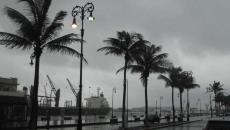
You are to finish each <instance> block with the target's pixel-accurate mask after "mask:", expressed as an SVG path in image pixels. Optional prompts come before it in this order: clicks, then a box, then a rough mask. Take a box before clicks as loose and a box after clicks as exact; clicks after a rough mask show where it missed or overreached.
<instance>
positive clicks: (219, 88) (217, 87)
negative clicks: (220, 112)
mask: <svg viewBox="0 0 230 130" xmlns="http://www.w3.org/2000/svg"><path fill="white" fill-rule="evenodd" d="M209 86H210V88H211V91H212V92H213V93H214V101H215V111H216V115H217V106H216V98H217V94H218V93H219V92H221V91H222V90H223V84H220V82H216V81H214V82H213V84H209Z"/></svg>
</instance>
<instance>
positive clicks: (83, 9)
mask: <svg viewBox="0 0 230 130" xmlns="http://www.w3.org/2000/svg"><path fill="white" fill-rule="evenodd" d="M93 10H94V5H93V3H89V2H88V3H86V4H85V5H84V6H78V5H76V6H75V7H74V8H73V10H72V16H73V24H72V27H73V28H77V22H76V16H78V15H79V16H80V19H81V54H80V83H79V102H78V106H79V109H78V125H77V129H78V130H82V113H81V102H82V62H83V37H84V18H85V13H90V15H89V17H88V20H89V21H93V20H94V17H93V15H92V13H93Z"/></svg>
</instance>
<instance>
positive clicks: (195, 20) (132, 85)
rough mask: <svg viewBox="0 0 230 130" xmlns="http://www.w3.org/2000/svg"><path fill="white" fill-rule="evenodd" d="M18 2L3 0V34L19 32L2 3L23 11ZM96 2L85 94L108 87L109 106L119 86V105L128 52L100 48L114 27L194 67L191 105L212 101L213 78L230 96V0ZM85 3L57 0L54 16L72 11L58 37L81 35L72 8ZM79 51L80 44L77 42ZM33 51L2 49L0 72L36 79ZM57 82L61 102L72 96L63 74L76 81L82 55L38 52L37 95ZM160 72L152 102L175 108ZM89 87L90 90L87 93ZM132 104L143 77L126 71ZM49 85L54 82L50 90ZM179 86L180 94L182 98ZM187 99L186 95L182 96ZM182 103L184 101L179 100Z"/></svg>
mask: <svg viewBox="0 0 230 130" xmlns="http://www.w3.org/2000/svg"><path fill="white" fill-rule="evenodd" d="M15 1H16V0H1V1H0V9H1V17H0V31H5V32H11V33H15V30H16V29H17V27H16V26H15V25H14V24H13V23H12V22H11V21H9V19H8V18H7V17H6V16H5V15H3V14H4V13H3V11H2V10H3V8H4V7H5V6H10V7H14V8H16V9H19V10H22V9H23V8H24V7H25V6H23V4H15ZM92 2H93V3H94V5H95V10H94V16H95V17H96V19H95V21H94V22H88V21H85V40H86V41H87V43H86V44H85V45H84V56H85V58H86V59H87V60H88V62H89V64H88V65H85V64H84V66H83V98H86V97H88V96H89V95H90V94H89V93H92V94H93V95H96V89H97V87H100V88H101V90H102V91H103V92H104V95H105V97H106V98H107V99H108V101H109V103H111V93H112V88H113V87H116V88H117V93H116V95H115V98H114V99H115V101H114V102H115V107H121V105H122V104H121V103H122V90H123V89H122V81H123V76H122V73H120V74H116V73H115V72H116V70H117V69H118V68H120V67H122V66H123V64H124V59H123V57H114V56H106V55H104V53H103V52H97V49H98V48H100V47H103V46H104V45H105V43H103V40H104V39H106V38H108V37H115V36H116V32H117V31H122V30H126V31H129V32H138V33H141V34H143V36H144V38H145V39H146V40H149V41H150V42H151V43H153V44H156V45H161V46H162V47H163V50H162V51H163V52H166V53H169V60H170V61H172V62H173V64H174V65H175V66H181V67H182V68H183V69H184V70H189V71H193V74H194V76H195V78H196V81H197V83H199V84H200V85H201V88H198V89H195V90H191V91H190V93H191V94H190V98H191V99H190V100H191V106H193V107H195V106H196V102H197V100H198V98H201V99H202V103H203V104H207V103H208V95H207V94H206V93H205V88H206V87H207V86H208V84H209V83H212V82H213V81H214V80H216V81H220V82H221V83H223V84H224V89H226V90H225V91H226V92H227V93H229V92H230V91H229V85H230V80H229V73H230V69H229V66H230V51H229V50H230V43H229V41H230V37H229V34H230V24H229V23H230V16H229V12H230V6H229V5H230V1H229V0H97V1H96V0H93V1H92ZM84 3H86V1H84V0H53V3H52V6H51V8H50V12H49V14H50V17H51V18H53V17H54V15H55V13H56V12H57V11H59V10H65V11H68V16H67V17H66V19H65V21H64V23H65V26H64V28H63V32H62V33H61V34H60V35H63V34H67V33H78V34H79V33H80V31H79V29H78V30H73V29H71V23H72V16H71V10H72V8H73V6H74V5H76V4H79V5H83V4H84ZM22 11H24V10H22ZM73 47H74V48H75V49H77V50H79V48H80V44H79V43H76V44H75V45H74V46H73ZM30 54H31V51H24V52H23V51H21V50H9V49H6V48H4V47H0V59H1V62H0V76H1V77H17V78H18V81H19V83H20V85H19V89H21V88H22V86H30V85H32V84H33V75H34V68H33V67H31V66H30V65H29V62H30V58H29V57H30ZM47 74H48V75H49V76H50V77H51V79H52V80H53V82H54V84H55V87H56V88H61V105H63V102H64V101H65V100H70V99H72V100H74V96H73V94H72V92H71V90H70V88H69V86H68V84H67V81H66V78H69V79H70V81H71V82H72V83H73V84H74V86H75V87H76V88H78V85H79V59H77V58H75V57H71V56H65V55H60V54H56V53H52V54H50V53H47V52H44V53H43V55H42V57H41V66H40V87H39V94H40V95H42V94H43V95H44V86H45V84H47V83H48V80H47V78H46V75H47ZM157 76H158V74H152V75H151V76H150V78H149V89H148V97H149V105H150V106H154V105H155V102H156V100H158V103H159V98H160V96H163V97H164V99H163V102H162V105H163V106H171V89H170V88H165V87H164V85H165V84H164V82H163V81H160V80H158V79H157ZM89 86H91V89H90V90H89ZM128 87H129V94H128V95H129V106H131V107H140V106H144V88H143V87H142V84H141V82H140V80H139V75H138V74H134V75H130V74H128ZM47 90H50V87H49V86H48V87H47ZM177 93H178V90H176V94H175V97H177ZM184 100H185V94H184ZM175 102H176V104H177V105H178V104H179V99H178V98H175Z"/></svg>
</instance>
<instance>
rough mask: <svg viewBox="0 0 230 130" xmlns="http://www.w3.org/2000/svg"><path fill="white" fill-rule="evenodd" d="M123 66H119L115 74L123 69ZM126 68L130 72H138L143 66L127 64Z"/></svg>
mask: <svg viewBox="0 0 230 130" xmlns="http://www.w3.org/2000/svg"><path fill="white" fill-rule="evenodd" d="M124 69H125V67H121V68H120V69H118V70H117V72H116V74H117V73H119V72H121V71H123V70H124ZM126 69H127V70H131V73H140V72H142V71H143V67H142V66H140V65H128V66H127V68H126Z"/></svg>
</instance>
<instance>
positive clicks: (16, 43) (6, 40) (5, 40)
mask: <svg viewBox="0 0 230 130" xmlns="http://www.w3.org/2000/svg"><path fill="white" fill-rule="evenodd" d="M0 42H1V43H0V45H4V46H6V47H8V48H11V49H13V48H21V49H23V50H24V49H30V48H31V47H32V46H34V45H33V44H32V43H31V42H30V41H29V40H27V39H25V38H23V37H20V36H17V35H15V34H11V33H6V32H0Z"/></svg>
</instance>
